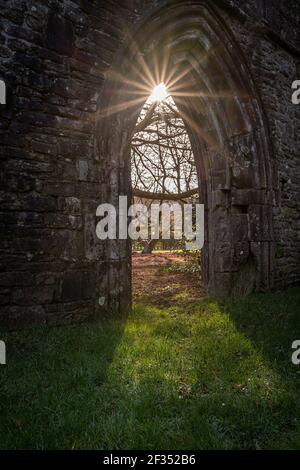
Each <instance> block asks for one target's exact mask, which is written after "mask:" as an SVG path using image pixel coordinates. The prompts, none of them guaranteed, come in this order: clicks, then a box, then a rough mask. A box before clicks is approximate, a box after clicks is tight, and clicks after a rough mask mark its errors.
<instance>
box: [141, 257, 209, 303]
mask: <svg viewBox="0 0 300 470" xmlns="http://www.w3.org/2000/svg"><path fill="white" fill-rule="evenodd" d="M188 262H189V261H188V257H186V256H182V255H180V254H177V253H176V252H175V253H172V252H165V253H162V252H159V253H152V254H148V255H146V254H145V255H142V254H141V253H133V255H132V290H133V301H134V302H147V303H151V304H154V305H156V306H158V307H169V306H172V305H183V304H185V303H186V302H197V301H198V300H200V299H201V298H203V296H204V292H203V290H202V288H201V276H200V272H199V271H197V272H188V270H187V272H185V271H186V270H185V267H187V266H186V265H187V263H188ZM170 268H171V269H170ZM174 268H175V269H174Z"/></svg>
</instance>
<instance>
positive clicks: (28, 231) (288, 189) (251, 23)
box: [0, 0, 300, 327]
mask: <svg viewBox="0 0 300 470" xmlns="http://www.w3.org/2000/svg"><path fill="white" fill-rule="evenodd" d="M163 3H164V2H163V1H139V0H108V1H100V0H73V1H72V0H35V1H32V0H10V1H5V0H0V79H4V80H5V82H6V85H7V104H6V105H5V106H1V107H0V148H1V150H0V151H1V200H0V205H1V207H0V211H1V212H0V217H1V222H0V224H1V248H0V250H1V264H0V304H1V314H0V323H1V324H8V325H9V326H12V327H16V326H18V327H20V326H22V325H23V324H25V323H31V322H34V321H38V322H52V323H53V322H59V323H61V322H65V321H69V320H72V321H73V320H76V321H80V320H83V319H87V318H89V317H93V316H94V314H95V307H96V304H97V305H98V302H99V298H100V299H101V298H102V296H101V293H103V292H105V293H107V292H108V291H109V287H108V284H109V283H110V286H113V281H114V280H113V279H108V278H107V275H106V259H105V253H104V251H103V245H102V244H101V243H99V242H98V243H97V240H96V237H95V230H93V229H91V227H94V226H95V211H96V207H97V206H98V205H99V203H100V202H101V195H102V194H103V191H102V189H103V186H105V184H106V181H107V174H106V171H105V168H103V166H102V165H101V161H97V160H96V159H95V154H94V139H95V125H94V124H95V118H96V115H97V113H96V111H97V109H98V110H101V91H102V87H103V85H104V82H105V78H106V74H107V72H108V70H109V68H110V66H111V63H112V61H113V58H114V55H115V54H116V52H117V51H118V50H119V48H120V47H121V45H122V44H124V41H126V39H125V38H126V31H128V29H129V30H130V28H131V27H132V26H133V25H134V24H135V23H136V22H137V21H138V20H140V19H141V18H142V17H143V16H144V15H145V14H147V11H149V10H150V9H151V8H152V7H153V6H157V5H163ZM211 3H212V4H214V5H216V6H217V8H218V11H219V14H220V15H221V16H223V17H224V20H225V21H226V23H227V24H228V26H229V28H231V29H232V31H233V33H234V35H235V37H236V39H237V41H238V42H239V44H240V46H241V48H242V50H243V51H244V53H245V56H246V58H247V60H248V63H249V66H250V68H251V71H252V73H253V74H254V77H255V79H256V82H257V87H258V90H259V92H260V94H261V98H262V102H263V106H264V109H265V112H266V117H267V120H268V123H269V127H270V131H271V141H272V145H273V150H274V157H275V162H276V165H278V171H279V186H278V190H279V192H278V195H277V196H276V197H277V199H278V201H277V202H276V201H274V202H272V204H274V216H275V219H274V257H275V256H276V266H277V268H276V271H275V272H276V279H275V280H276V285H277V286H284V285H288V284H291V283H293V282H296V281H299V280H300V262H299V261H300V259H299V256H300V255H299V253H300V249H299V248H300V246H299V245H300V235H299V233H300V219H299V205H300V166H299V135H300V134H299V125H300V124H299V107H297V106H294V105H292V104H291V99H290V96H291V83H292V81H293V80H295V79H296V78H297V73H296V67H297V64H299V60H300V59H299V30H300V28H299V11H300V2H299V1H294V2H291V3H292V5H290V6H289V7H288V8H287V6H286V2H277V1H275V0H274V1H273V2H272V1H267V0H265V1H262V0H251V1H250V0H249V1H246V0H245V1H237V0H235V1H229V0H228V1H225V0H224V1H214V2H211ZM299 73H300V71H299V69H298V78H300V77H299ZM274 168H275V164H274ZM275 171H277V170H275ZM274 199H275V195H274ZM257 210H259V207H258V208H257ZM275 247H276V249H275ZM107 302H109V300H108V299H107V298H105V296H104V298H103V303H104V304H105V303H107ZM104 306H105V305H104Z"/></svg>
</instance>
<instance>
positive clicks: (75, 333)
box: [0, 288, 300, 450]
mask: <svg viewBox="0 0 300 470" xmlns="http://www.w3.org/2000/svg"><path fill="white" fill-rule="evenodd" d="M1 339H3V340H5V341H6V346H7V362H8V365H7V366H1V367H0V422H1V426H0V448H1V449H14V448H18V449H20V448H22V449H23V448H26V449H29V448H33V449H54V448H57V449H69V448H70V449H94V448H95V449H147V450H150V449H170V450H172V449H232V448H237V449H269V448H284V449H285V448H288V449H299V448H300V366H299V367H297V366H294V365H293V364H292V362H291V355H292V349H291V344H292V342H293V341H294V340H295V339H300V289H299V288H294V289H290V290H287V291H285V292H277V293H270V294H256V295H252V296H250V297H248V298H246V299H242V300H237V299H236V300H234V299H229V300H226V301H224V302H222V303H220V302H217V301H214V300H210V299H204V300H202V301H200V302H197V303H196V304H195V303H192V304H191V303H190V304H189V303H187V304H186V306H185V307H183V306H180V307H170V308H166V309H164V310H162V309H158V308H155V307H153V306H151V305H147V304H140V305H136V306H135V308H134V310H133V312H132V313H131V314H130V315H129V316H128V318H127V319H126V320H125V319H124V321H121V320H108V321H105V322H98V323H94V324H90V325H85V326H77V327H69V326H68V327H60V328H58V327H52V328H50V327H42V328H41V327H39V328H34V329H28V330H26V331H22V332H14V333H7V334H1Z"/></svg>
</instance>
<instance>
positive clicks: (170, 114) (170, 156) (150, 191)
mask: <svg viewBox="0 0 300 470" xmlns="http://www.w3.org/2000/svg"><path fill="white" fill-rule="evenodd" d="M131 149H132V150H131V168H132V172H131V175H132V188H133V196H134V198H135V202H143V203H147V205H148V207H150V206H151V204H154V203H156V204H157V203H158V202H159V203H162V202H168V201H179V202H183V201H185V200H187V199H188V198H191V197H192V196H194V195H196V194H197V193H198V179H197V172H196V166H195V161H194V156H193V152H192V148H191V144H190V140H189V137H188V134H187V131H186V128H185V125H184V122H183V120H182V118H181V116H180V114H179V111H178V109H177V107H176V105H175V103H174V101H173V99H172V98H171V96H168V97H167V98H166V99H165V100H163V101H162V102H154V103H152V102H151V101H149V100H148V101H147V102H146V103H145V105H144V107H143V109H142V112H141V114H140V116H139V119H138V122H137V125H136V127H135V130H134V133H133V136H132V140H131ZM155 242H156V241H155V240H148V241H144V247H145V248H144V252H151V251H152V249H153V248H154V246H155Z"/></svg>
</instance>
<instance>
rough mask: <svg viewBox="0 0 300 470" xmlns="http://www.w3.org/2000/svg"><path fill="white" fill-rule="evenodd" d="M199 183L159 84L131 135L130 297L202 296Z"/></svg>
mask: <svg viewBox="0 0 300 470" xmlns="http://www.w3.org/2000/svg"><path fill="white" fill-rule="evenodd" d="M200 184H201V182H200V181H199V179H198V174H197V168H196V163H195V158H194V154H193V150H192V145H191V142H190V139H189V136H188V133H187V130H186V127H185V124H184V120H183V119H182V117H181V115H180V112H179V109H178V108H177V106H176V104H175V102H174V100H173V98H172V95H171V94H170V93H169V91H168V88H167V87H166V85H165V84H164V83H163V82H162V83H160V84H158V85H156V86H155V87H154V89H153V91H152V93H151V95H150V96H149V98H148V99H147V101H146V102H145V104H144V106H143V108H142V110H141V113H140V115H139V117H138V121H137V124H136V126H135V129H134V133H133V136H132V139H131V186H132V196H133V198H132V204H133V206H132V207H133V208H134V209H133V212H134V215H135V219H134V230H131V235H132V293H133V300H134V301H146V302H149V301H151V303H155V304H156V305H159V306H161V305H170V304H171V305H172V304H173V303H174V302H176V303H178V302H179V303H183V302H184V301H185V300H186V299H189V300H191V299H193V300H195V301H196V300H199V299H200V298H201V295H203V293H202V290H201V269H200V267H201V264H200V253H201V248H202V243H203V240H204V236H203V229H204V220H203V208H201V207H199V206H198V207H197V205H198V199H199V187H200ZM201 211H202V213H201ZM201 215H202V217H201ZM130 227H132V223H130Z"/></svg>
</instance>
